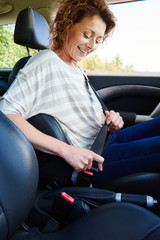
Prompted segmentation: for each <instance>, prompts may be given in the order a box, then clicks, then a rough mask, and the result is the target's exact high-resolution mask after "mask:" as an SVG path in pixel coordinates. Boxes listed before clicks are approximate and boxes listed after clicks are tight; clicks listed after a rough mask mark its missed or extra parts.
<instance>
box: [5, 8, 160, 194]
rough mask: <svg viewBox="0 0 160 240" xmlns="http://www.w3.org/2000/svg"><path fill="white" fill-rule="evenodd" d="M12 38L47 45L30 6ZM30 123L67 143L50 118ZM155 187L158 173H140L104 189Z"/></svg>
mask: <svg viewBox="0 0 160 240" xmlns="http://www.w3.org/2000/svg"><path fill="white" fill-rule="evenodd" d="M14 39H15V42H16V43H17V44H20V45H25V46H26V47H27V48H29V47H31V48H34V49H45V48H47V47H48V45H49V26H48V23H47V22H46V20H45V18H44V17H43V16H42V15H41V14H40V13H38V12H37V11H36V10H35V9H33V8H31V7H29V8H26V9H24V10H22V11H21V12H20V14H19V15H18V18H17V21H16V26H15V33H14ZM29 58H30V56H28V57H27V58H23V59H20V60H19V62H18V63H17V64H16V65H15V67H14V68H13V71H12V72H11V74H10V76H9V85H11V84H12V82H13V81H14V79H15V77H16V75H17V73H18V71H19V70H20V69H21V68H22V67H23V66H24V65H25V64H26V62H27V61H28V60H29ZM36 118H37V119H36ZM30 121H31V122H32V123H33V124H34V126H35V127H37V128H39V129H40V130H42V131H43V130H44V132H45V133H47V134H50V135H51V136H54V137H55V136H56V137H57V138H58V139H60V140H62V141H68V140H67V139H66V136H65V134H64V133H63V130H62V129H61V128H60V125H58V123H57V121H56V120H55V119H54V118H53V119H51V117H49V116H46V115H45V116H42V121H39V116H37V117H36V116H35V117H34V119H33V120H32V119H30ZM62 135H63V136H62ZM159 186H160V173H159V172H142V173H135V174H132V175H127V176H125V177H122V178H118V179H116V180H114V181H112V182H110V183H108V184H106V185H105V186H104V187H105V188H107V189H109V190H113V191H118V192H127V193H137V194H138V193H139V194H150V195H154V196H156V195H157V193H158V190H159Z"/></svg>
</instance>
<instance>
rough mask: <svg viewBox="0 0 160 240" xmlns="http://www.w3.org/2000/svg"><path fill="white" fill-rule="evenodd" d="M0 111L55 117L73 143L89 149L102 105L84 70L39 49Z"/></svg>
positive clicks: (4, 99)
mask: <svg viewBox="0 0 160 240" xmlns="http://www.w3.org/2000/svg"><path fill="white" fill-rule="evenodd" d="M0 110H1V111H3V112H4V113H5V114H7V113H8V114H21V115H22V116H23V117H24V118H25V119H28V118H30V117H32V116H34V115H36V114H38V113H46V114H49V115H51V116H54V117H55V118H56V119H57V120H58V121H59V123H60V124H61V126H62V128H63V130H64V131H65V132H66V134H67V135H68V137H69V138H70V140H71V142H72V144H73V145H74V146H79V147H84V148H88V149H89V148H90V147H91V145H92V143H93V141H94V139H95V137H96V135H97V133H98V131H99V129H100V128H101V126H102V124H101V118H102V114H103V111H102V107H101V105H100V103H99V101H98V100H97V97H96V96H95V94H94V92H93V90H92V89H91V87H90V86H89V85H88V83H87V81H86V80H85V78H84V73H83V72H82V71H81V70H80V69H79V68H77V69H73V68H72V67H70V66H68V65H67V64H66V63H65V62H63V61H62V60H61V59H60V58H59V57H58V56H57V55H56V54H55V53H54V52H53V51H51V50H42V51H40V52H38V53H37V54H35V55H34V56H33V57H32V58H31V59H30V60H29V62H28V63H27V64H26V66H25V67H24V68H23V69H22V70H20V72H19V74H18V75H17V77H16V80H15V81H14V82H13V83H12V85H11V86H10V88H9V90H8V91H7V93H6V94H5V95H4V96H3V98H2V100H1V101H0Z"/></svg>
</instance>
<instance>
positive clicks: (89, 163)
mask: <svg viewBox="0 0 160 240" xmlns="http://www.w3.org/2000/svg"><path fill="white" fill-rule="evenodd" d="M92 165H93V161H89V162H88V166H87V169H88V170H90V169H91V168H92Z"/></svg>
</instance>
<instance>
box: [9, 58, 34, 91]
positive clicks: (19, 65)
mask: <svg viewBox="0 0 160 240" xmlns="http://www.w3.org/2000/svg"><path fill="white" fill-rule="evenodd" d="M30 58H31V56H28V57H24V58H22V59H20V60H19V61H18V62H17V63H16V64H15V66H14V68H13V70H12V72H11V73H10V75H9V77H8V87H9V86H10V85H11V84H12V82H13V81H14V80H15V78H16V76H17V73H18V72H19V70H20V69H21V68H23V67H24V66H25V64H26V63H27V62H28V60H29V59H30Z"/></svg>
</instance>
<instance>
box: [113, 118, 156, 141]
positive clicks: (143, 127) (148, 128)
mask: <svg viewBox="0 0 160 240" xmlns="http://www.w3.org/2000/svg"><path fill="white" fill-rule="evenodd" d="M116 135H117V140H118V142H119V143H124V142H129V141H135V140H138V139H144V138H150V137H154V136H160V117H158V118H155V119H153V120H149V121H146V122H143V123H139V124H136V125H134V126H132V127H128V128H125V129H122V130H119V131H118V132H117V133H116Z"/></svg>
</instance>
